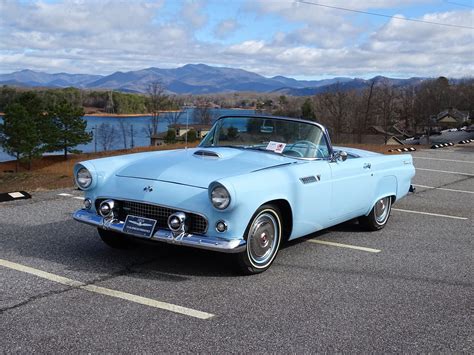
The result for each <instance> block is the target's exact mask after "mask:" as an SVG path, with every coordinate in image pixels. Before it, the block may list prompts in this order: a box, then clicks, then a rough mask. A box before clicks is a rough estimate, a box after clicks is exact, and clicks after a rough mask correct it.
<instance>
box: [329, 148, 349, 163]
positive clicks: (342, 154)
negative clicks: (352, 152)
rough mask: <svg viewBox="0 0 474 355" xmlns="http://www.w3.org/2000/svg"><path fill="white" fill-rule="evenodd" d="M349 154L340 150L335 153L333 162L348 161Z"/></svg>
mask: <svg viewBox="0 0 474 355" xmlns="http://www.w3.org/2000/svg"><path fill="white" fill-rule="evenodd" d="M346 159H347V153H346V152H345V151H343V150H339V151H337V152H334V153H333V156H332V161H338V160H339V161H346Z"/></svg>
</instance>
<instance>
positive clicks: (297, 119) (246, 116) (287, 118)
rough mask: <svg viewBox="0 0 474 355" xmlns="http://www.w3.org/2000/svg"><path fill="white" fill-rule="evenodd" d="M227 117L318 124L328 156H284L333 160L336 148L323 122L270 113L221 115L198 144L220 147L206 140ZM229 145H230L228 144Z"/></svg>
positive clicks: (200, 146) (300, 158)
mask: <svg viewBox="0 0 474 355" xmlns="http://www.w3.org/2000/svg"><path fill="white" fill-rule="evenodd" d="M225 118H249V119H250V118H261V119H274V120H282V121H292V122H297V123H306V124H310V125H313V126H316V127H318V128H319V129H320V130H321V132H322V134H323V136H324V138H325V140H326V145H327V148H328V153H329V154H328V157H326V158H317V157H314V158H304V157H295V156H288V155H282V156H284V157H287V158H293V159H298V160H331V159H332V157H333V155H334V150H333V148H332V144H331V139H330V137H329V132H328V130H327V129H326V127H324V126H323V125H322V124H320V123H317V122H313V121H308V120H305V119H300V118H292V117H281V116H269V115H248V114H247V115H245V114H243V115H224V116H221V117H219V118H218V119H217V120H216V122H214V124H213V126H212V128H211V130H210V131H209V133H208V134H206V137H204V139H203V140H202V141H201V143H199V145H198V147H199V148H219V147H220V146H214V145H204V142H205V141H206V140H207V138H208V136H210V137H213V138H214V135H215V133H216V131H217V127H219V123H220V121H221V120H223V119H225ZM227 147H229V146H227ZM223 148H224V147H223ZM235 148H237V149H244V148H245V147H243V146H237V145H236V146H235ZM258 151H261V152H265V151H264V150H258ZM267 153H271V151H267Z"/></svg>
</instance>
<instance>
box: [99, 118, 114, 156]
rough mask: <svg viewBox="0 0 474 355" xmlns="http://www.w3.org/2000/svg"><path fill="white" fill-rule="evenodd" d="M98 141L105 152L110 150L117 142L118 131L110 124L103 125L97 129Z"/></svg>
mask: <svg viewBox="0 0 474 355" xmlns="http://www.w3.org/2000/svg"><path fill="white" fill-rule="evenodd" d="M96 139H97V141H98V143H99V144H100V145H101V146H102V150H103V151H107V150H110V149H111V148H112V146H113V145H114V144H115V142H116V141H117V131H116V130H115V127H114V126H112V125H110V124H109V123H101V124H100V125H99V127H98V128H97V137H96Z"/></svg>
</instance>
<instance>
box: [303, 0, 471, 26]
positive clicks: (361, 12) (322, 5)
mask: <svg viewBox="0 0 474 355" xmlns="http://www.w3.org/2000/svg"><path fill="white" fill-rule="evenodd" d="M297 1H298V2H300V3H302V4H307V5H314V6H320V7H326V8H329V9H336V10H342V11H350V12H357V13H359V14H364V15H371V16H379V17H386V18H391V19H395V20H404V21H411V22H420V23H428V24H431V25H438V26H446V27H455V28H464V29H469V30H474V27H470V26H462V25H451V24H449V23H440V22H431V21H424V20H417V19H414V18H405V17H400V16H392V15H384V14H378V13H375V12H368V11H361V10H354V9H348V8H345V7H339V6H332V5H326V4H320V3H316V2H311V1H304V0H297Z"/></svg>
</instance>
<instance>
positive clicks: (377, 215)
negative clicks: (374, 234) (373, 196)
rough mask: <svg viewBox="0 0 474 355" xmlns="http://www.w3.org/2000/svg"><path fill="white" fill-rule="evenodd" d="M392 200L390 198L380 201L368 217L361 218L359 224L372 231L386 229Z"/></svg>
mask: <svg viewBox="0 0 474 355" xmlns="http://www.w3.org/2000/svg"><path fill="white" fill-rule="evenodd" d="M391 210H392V198H391V197H390V196H388V197H384V198H381V199H380V200H378V201H377V202H376V203H375V205H374V207H373V208H372V210H371V211H370V213H369V214H368V215H367V216H363V217H359V223H360V224H361V225H362V226H363V227H365V228H366V229H368V230H370V231H377V230H380V229H382V228H383V227H385V225H386V224H387V221H388V218H389V217H390V211H391Z"/></svg>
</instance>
